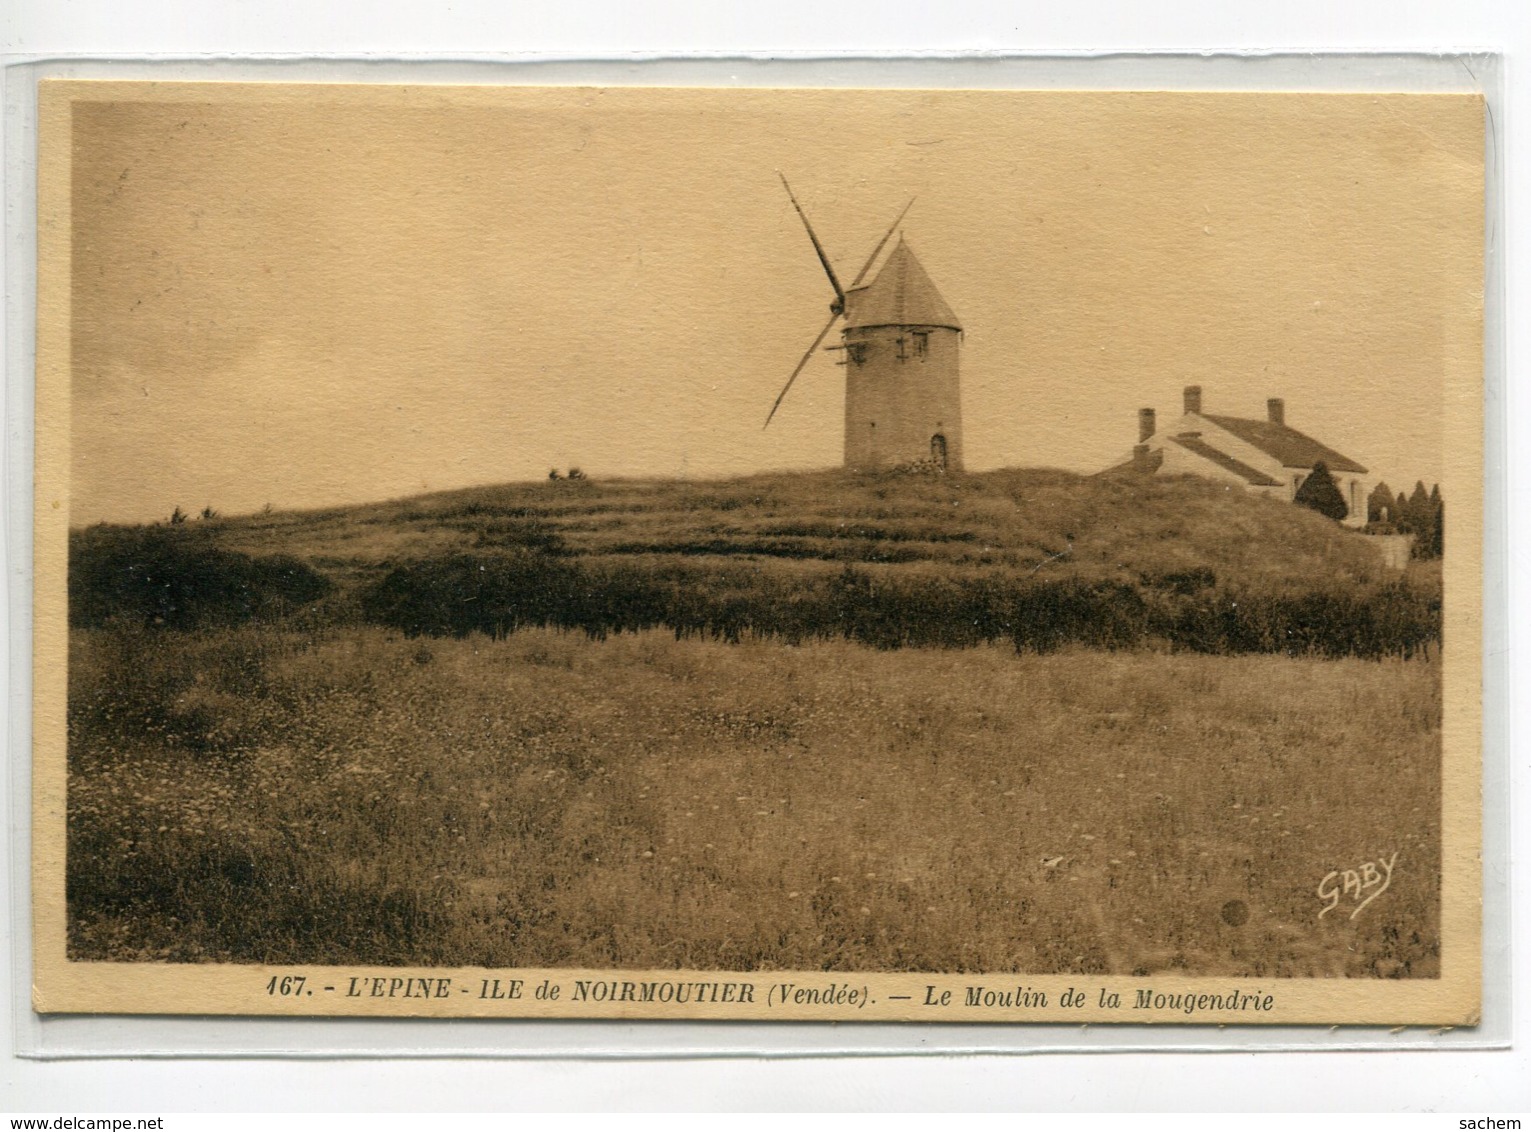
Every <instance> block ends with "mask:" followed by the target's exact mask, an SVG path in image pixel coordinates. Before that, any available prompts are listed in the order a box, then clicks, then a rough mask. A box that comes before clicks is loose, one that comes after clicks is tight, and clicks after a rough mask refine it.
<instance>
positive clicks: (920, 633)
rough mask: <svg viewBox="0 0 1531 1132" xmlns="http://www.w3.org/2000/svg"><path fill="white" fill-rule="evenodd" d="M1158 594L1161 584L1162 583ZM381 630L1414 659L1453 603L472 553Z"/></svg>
mask: <svg viewBox="0 0 1531 1132" xmlns="http://www.w3.org/2000/svg"><path fill="white" fill-rule="evenodd" d="M1149 582H1151V583H1152V584H1148V583H1149ZM361 609H362V612H363V616H365V617H366V618H367V619H368V620H370V621H373V622H376V623H379V624H383V625H387V626H390V627H392V628H395V629H399V630H402V631H403V632H405V633H408V634H410V635H452V636H463V635H466V634H468V633H472V632H483V633H487V634H489V635H490V636H495V637H502V636H505V635H507V634H509V633H512V632H514V631H515V630H516V629H518V628H522V627H531V626H538V627H548V628H560V629H578V630H581V631H583V632H584V633H586V634H587V635H589V636H592V637H603V636H605V635H606V634H608V633H621V632H631V631H637V630H640V629H648V628H655V627H667V628H669V629H671V630H673V631H674V633H675V635H676V637H678V638H680V637H693V636H701V637H711V638H714V639H720V640H726V641H739V640H743V639H744V638H746V637H750V636H754V637H765V638H774V639H777V640H783V641H786V642H787V643H789V644H799V643H802V642H805V641H809V640H815V639H828V638H845V639H848V640H852V641H857V642H859V643H861V644H865V645H870V646H871V647H873V648H879V649H894V648H906V647H945V648H962V647H969V646H973V645H978V644H983V643H988V642H993V641H1003V640H1008V641H1009V642H1011V643H1012V644H1013V645H1014V646H1015V648H1016V649H1017V650H1018V651H1021V652H1036V653H1047V652H1054V651H1056V650H1058V649H1060V648H1063V647H1065V646H1068V645H1082V646H1085V647H1089V648H1101V649H1122V648H1134V647H1139V646H1142V645H1145V644H1148V643H1149V642H1150V641H1159V642H1163V643H1165V644H1168V645H1169V646H1170V647H1174V648H1184V649H1189V650H1192V651H1195V652H1204V653H1219V654H1233V653H1251V652H1273V653H1285V654H1288V655H1294V656H1301V655H1317V656H1329V657H1339V656H1360V657H1380V656H1385V655H1403V656H1412V655H1414V654H1415V653H1417V652H1419V651H1422V650H1423V649H1426V648H1427V647H1428V646H1429V644H1430V643H1431V642H1434V641H1438V640H1439V639H1440V614H1441V611H1440V600H1439V597H1438V596H1437V595H1434V594H1432V593H1431V592H1429V591H1427V590H1424V589H1421V588H1418V587H1413V586H1410V585H1408V584H1406V583H1402V582H1393V583H1388V584H1384V585H1376V584H1373V585H1341V584H1323V585H1319V586H1316V587H1314V588H1310V589H1302V590H1293V591H1290V592H1273V591H1256V590H1248V589H1244V590H1235V589H1231V588H1219V587H1218V586H1217V583H1216V579H1215V577H1214V576H1213V574H1212V573H1211V571H1204V570H1197V569H1190V570H1184V571H1178V572H1174V573H1171V574H1166V575H1162V576H1156V577H1154V578H1152V579H1145V580H1143V582H1141V583H1139V584H1133V583H1130V582H1127V581H1122V580H1113V579H1084V578H1079V577H1064V578H1056V579H1045V580H1037V579H1033V578H1029V577H1027V578H1021V579H1016V578H1010V579H1005V578H1002V577H994V576H988V577H952V576H949V575H947V576H942V575H934V576H915V577H908V576H901V575H899V574H898V573H895V572H887V571H876V570H869V569H866V568H864V567H859V566H854V565H847V566H845V567H844V568H843V569H842V570H840V571H839V572H838V573H835V574H830V575H818V576H812V575H810V576H808V577H802V578H794V579H788V578H783V577H780V576H776V575H771V574H762V573H757V572H754V571H753V570H751V569H748V568H741V569H738V570H735V571H722V570H718V569H716V568H712V569H708V568H705V567H702V568H696V569H690V568H683V567H674V566H671V567H665V568H654V567H645V566H641V565H638V564H634V563H619V564H603V565H601V566H598V567H591V566H587V565H583V564H581V563H579V562H578V561H576V560H570V559H553V558H550V557H547V556H545V555H537V554H515V555H500V556H471V555H461V556H456V557H453V558H450V559H444V560H438V561H432V562H423V563H415V564H409V565H401V566H398V567H396V568H395V569H393V570H392V571H391V572H390V573H389V574H388V575H387V576H386V577H384V578H382V579H381V580H380V581H378V582H377V583H375V584H374V585H373V586H372V587H370V588H369V589H368V590H367V591H365V592H364V593H363V595H362V599H361Z"/></svg>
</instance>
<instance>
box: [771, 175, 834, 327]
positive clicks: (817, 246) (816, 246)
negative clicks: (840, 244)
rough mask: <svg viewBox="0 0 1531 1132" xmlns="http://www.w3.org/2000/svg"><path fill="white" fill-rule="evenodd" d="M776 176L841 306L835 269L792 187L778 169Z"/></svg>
mask: <svg viewBox="0 0 1531 1132" xmlns="http://www.w3.org/2000/svg"><path fill="white" fill-rule="evenodd" d="M776 175H777V176H778V177H781V184H782V188H784V189H786V190H787V196H788V197H789V198H790V199H791V201H792V207H793V208H795V209H797V214H798V216H799V217H800V218H801V219H802V221H803V227H804V228H806V229H808V238H809V239H810V240H812V241H813V250H814V251H816V252H818V253H819V262H820V263H822V264H823V265H824V274H825V275H828V276H829V285H830V286H831V287H833V288H834V289H835V302H836V303H838V304H840V305H842V306H843V305H844V304H845V289H844V288H843V287H841V286H840V280H839V279H837V278H835V269H834V268H833V267H831V266H829V257H828V256H827V255H825V254H824V245H823V244H821V243H819V237H818V236H817V235H815V234H814V231H813V225H812V224H810V223H808V214H807V213H806V212H804V211H803V206H802V205H800V204H798V203H797V195H796V194H795V193H794V192H793V191H792V186H791V185H789V184H787V178H786V177H785V176H784V175H783V174H782V172H781V170H780V169H778V170H777V171H776Z"/></svg>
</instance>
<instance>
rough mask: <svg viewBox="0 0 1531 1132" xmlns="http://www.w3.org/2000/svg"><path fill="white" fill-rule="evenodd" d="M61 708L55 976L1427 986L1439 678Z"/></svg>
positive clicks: (987, 668) (1378, 674) (635, 637)
mask: <svg viewBox="0 0 1531 1132" xmlns="http://www.w3.org/2000/svg"><path fill="white" fill-rule="evenodd" d="M70 681H71V691H70V792H69V837H70V840H69V855H68V868H69V907H70V952H71V955H72V956H73V957H74V958H77V959H119V960H169V961H177V962H187V961H191V962H195V961H248V962H254V961H264V962H273V963H274V962H288V963H292V962H304V963H347V962H368V963H384V964H402V963H421V964H423V963H429V964H470V965H478V964H482V965H489V966H509V965H554V966H572V965H581V966H584V965H588V966H618V967H650V966H652V967H687V968H725V969H765V968H798V969H803V968H806V969H826V970H837V969H886V970H911V971H913V970H921V971H992V972H1000V971H1015V972H1024V973H1045V972H1080V973H1086V972H1114V973H1132V972H1139V973H1147V972H1161V971H1174V972H1184V973H1194V974H1243V975H1257V976H1289V975H1328V976H1364V977H1430V976H1433V975H1435V974H1437V973H1438V954H1439V946H1438V925H1439V914H1438V902H1439V870H1440V828H1439V809H1440V805H1439V803H1440V797H1439V783H1440V775H1439V741H1440V730H1439V728H1440V694H1439V682H1438V665H1436V664H1434V663H1431V662H1429V661H1423V660H1414V661H1403V660H1382V661H1360V660H1320V659H1315V658H1310V657H1300V658H1292V657H1285V656H1275V655H1272V656H1234V657H1215V656H1201V655H1194V654H1185V653H1170V652H1160V651H1152V650H1143V649H1137V650H1131V651H1117V652H1108V651H1089V650H1085V649H1078V648H1068V649H1064V650H1063V651H1061V652H1058V653H1055V654H1052V655H1049V656H1035V655H1025V654H1017V653H1016V652H1015V650H1014V649H1011V648H1008V647H1001V646H981V647H975V648H966V649H903V650H897V651H883V650H875V649H870V648H867V647H864V646H860V645H857V644H854V643H851V642H847V641H823V642H815V643H811V644H806V645H804V646H802V647H790V646H787V645H784V644H781V643H777V642H768V641H749V640H746V641H744V642H742V643H739V644H725V643H721V642H717V641H710V640H704V639H686V640H677V639H675V637H674V635H673V634H669V633H662V632H653V631H651V632H644V633H639V634H625V635H620V636H613V637H609V638H607V639H605V640H592V639H587V638H586V637H585V636H584V635H580V634H571V633H563V632H557V631H552V630H522V631H520V632H517V633H514V634H512V635H510V636H509V637H507V638H505V639H501V640H492V639H490V638H488V637H485V636H482V635H477V634H474V635H469V636H467V637H464V638H462V639H418V638H417V639H408V638H405V637H403V636H401V635H399V634H396V633H391V632H388V631H386V630H384V629H380V628H375V627H366V626H357V625H340V626H333V627H318V628H315V627H311V626H310V627H304V628H296V627H287V628H284V627H280V626H276V627H272V626H263V625H258V624H250V625H244V626H236V627H222V628H217V629H209V630H205V631H198V632H167V631H162V630H154V629H146V628H142V627H139V626H114V627H108V628H103V629H93V630H77V631H75V632H74V633H73V634H72V650H71V672H70ZM1392 853H1396V854H1397V863H1396V867H1395V871H1394V873H1393V879H1392V883H1391V886H1390V888H1389V890H1388V891H1387V892H1386V893H1385V894H1384V895H1382V896H1381V897H1380V898H1379V899H1377V900H1376V901H1375V902H1374V903H1372V904H1371V905H1369V906H1368V907H1367V908H1366V909H1365V910H1364V911H1363V912H1362V913H1361V914H1360V915H1358V916H1357V917H1356V918H1355V919H1353V920H1352V919H1349V918H1348V914H1349V910H1350V909H1351V908H1353V907H1354V905H1353V904H1352V903H1350V902H1349V901H1347V902H1346V903H1345V904H1344V905H1342V906H1341V907H1340V908H1339V909H1337V910H1336V911H1335V912H1334V913H1331V914H1329V915H1327V916H1325V917H1324V918H1322V919H1320V918H1319V916H1318V913H1319V912H1320V911H1321V909H1322V908H1323V903H1324V902H1323V901H1321V900H1320V899H1319V898H1318V896H1317V894H1316V890H1317V887H1318V885H1319V883H1320V881H1321V879H1322V878H1323V877H1324V876H1325V875H1326V874H1328V873H1329V872H1330V871H1331V870H1343V869H1346V868H1353V867H1358V866H1359V865H1360V863H1361V862H1363V861H1367V860H1372V859H1375V858H1376V857H1378V856H1379V855H1387V854H1392Z"/></svg>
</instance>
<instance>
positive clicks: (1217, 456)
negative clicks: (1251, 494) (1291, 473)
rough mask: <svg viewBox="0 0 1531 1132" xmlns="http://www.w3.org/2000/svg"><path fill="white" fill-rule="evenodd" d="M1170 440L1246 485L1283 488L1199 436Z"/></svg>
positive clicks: (1277, 482) (1278, 483) (1277, 481)
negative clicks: (1234, 476) (1238, 478)
mask: <svg viewBox="0 0 1531 1132" xmlns="http://www.w3.org/2000/svg"><path fill="white" fill-rule="evenodd" d="M1207 419H1208V420H1212V419H1213V418H1212V417H1208V418H1207ZM1170 439H1171V440H1172V441H1174V442H1175V443H1176V444H1178V445H1180V447H1182V448H1184V449H1185V450H1186V451H1187V452H1194V453H1195V454H1196V455H1198V456H1200V457H1201V458H1202V459H1204V460H1210V461H1212V463H1214V464H1216V465H1217V466H1218V467H1219V468H1222V469H1224V470H1225V471H1229V472H1232V473H1233V474H1234V475H1236V476H1238V477H1240V478H1241V479H1243V480H1244V481H1245V482H1246V483H1249V484H1252V485H1253V486H1255V487H1280V486H1281V481H1280V480H1275V479H1272V478H1271V477H1270V476H1268V475H1266V474H1265V473H1264V472H1262V471H1260V469H1258V468H1251V467H1250V466H1249V465H1248V464H1246V463H1243V462H1242V461H1240V460H1235V459H1234V458H1233V457H1232V456H1230V455H1228V453H1226V452H1219V451H1218V450H1217V449H1216V448H1213V447H1212V445H1210V444H1208V443H1207V442H1206V441H1205V440H1203V439H1202V438H1201V437H1199V436H1196V435H1194V434H1189V433H1186V434H1182V435H1180V436H1172V437H1170Z"/></svg>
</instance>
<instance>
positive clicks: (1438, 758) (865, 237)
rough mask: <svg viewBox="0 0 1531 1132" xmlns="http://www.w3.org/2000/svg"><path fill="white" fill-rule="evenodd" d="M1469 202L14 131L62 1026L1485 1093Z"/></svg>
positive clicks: (600, 139)
mask: <svg viewBox="0 0 1531 1132" xmlns="http://www.w3.org/2000/svg"><path fill="white" fill-rule="evenodd" d="M1484 140H1485V139H1484V104H1483V101H1482V99H1481V98H1479V97H1477V96H1467V95H1420V94H1402V93H1386V92H1379V93H1375V94H1318V93H1293V92H1269V93H1253V92H1238V93H1235V92H1195V93H1193V92H1184V91H1182V92H1175V91H1159V92H1131V91H1110V92H1107V91H1078V90H1072V91H1016V90H894V89H835V90H826V89H758V88H754V89H751V88H738V89H715V88H660V87H516V86H456V87H454V86H434V87H433V86H391V85H383V84H377V85H370V84H333V85H319V84H312V85H298V84H283V83H269V84H261V83H243V84H235V83H135V82H48V83H45V84H43V87H42V119H41V125H40V156H39V243H40V258H39V276H38V280H39V281H38V292H39V303H38V307H39V314H38V344H39V345H38V349H39V361H38V379H37V380H38V392H37V453H38V455H37V489H36V491H37V493H36V542H37V559H36V561H37V566H36V660H35V668H36V673H35V705H36V707H35V716H36V736H35V744H36V746H35V772H34V782H35V790H36V794H35V799H36V801H35V813H36V821H35V830H36V833H35V868H36V873H35V876H36V880H35V885H34V890H35V893H36V898H35V913H36V921H35V952H36V956H37V958H36V963H37V968H38V970H37V978H36V990H35V993H36V999H35V1002H36V1005H37V1008H38V1009H40V1010H44V1011H66V1012H82V1011H83V1012H93V1011H102V1010H111V1011H117V1012H129V1013H143V1012H149V1013H236V1014H239V1013H249V1014H256V1013H289V1014H305V1013H306V1014H345V1013H367V1014H379V1013H381V1014H387V1013H393V1014H424V1015H430V1014H444V1015H453V1014H455V1015H481V1016H482V1015H489V1016H516V1017H534V1016H541V1017H632V1018H640V1017H655V1018H691V1017H697V1018H729V1019H759V1018H774V1019H778V1020H804V1019H810V1018H815V1019H816V1018H822V1019H851V1018H857V1019H865V1020H879V1019H881V1020H925V1021H945V1022H951V1021H1018V1022H1020V1021H1027V1022H1034V1021H1060V1020H1067V1021H1074V1022H1081V1021H1091V1022H1113V1021H1114V1022H1148V1021H1152V1022H1193V1023H1213V1022H1215V1023H1239V1024H1244V1023H1271V1022H1281V1023H1293V1022H1305V1023H1324V1024H1338V1023H1346V1022H1352V1023H1360V1022H1366V1023H1399V1024H1402V1023H1412V1022H1420V1023H1432V1024H1441V1025H1470V1024H1472V1022H1473V1021H1474V1020H1475V1019H1476V1017H1477V1014H1478V1010H1479V985H1478V981H1479V978H1478V970H1479V966H1478V965H1479V946H1480V944H1479V940H1480V928H1479V922H1478V915H1479V887H1478V885H1479V880H1478V872H1477V870H1478V867H1479V866H1478V849H1479V845H1478V821H1479V814H1478V807H1479V805H1480V802H1479V761H1480V732H1481V726H1480V705H1479V700H1478V696H1479V670H1480V659H1481V658H1480V649H1481V647H1482V646H1481V617H1480V613H1479V606H1480V584H1481V583H1480V579H1481V573H1482V565H1481V545H1480V544H1481V506H1482V408H1483V405H1482V400H1483V326H1482V317H1483V309H1482V308H1483V278H1484V269H1483V263H1484V220H1483V216H1484V206H1483V199H1484Z"/></svg>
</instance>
